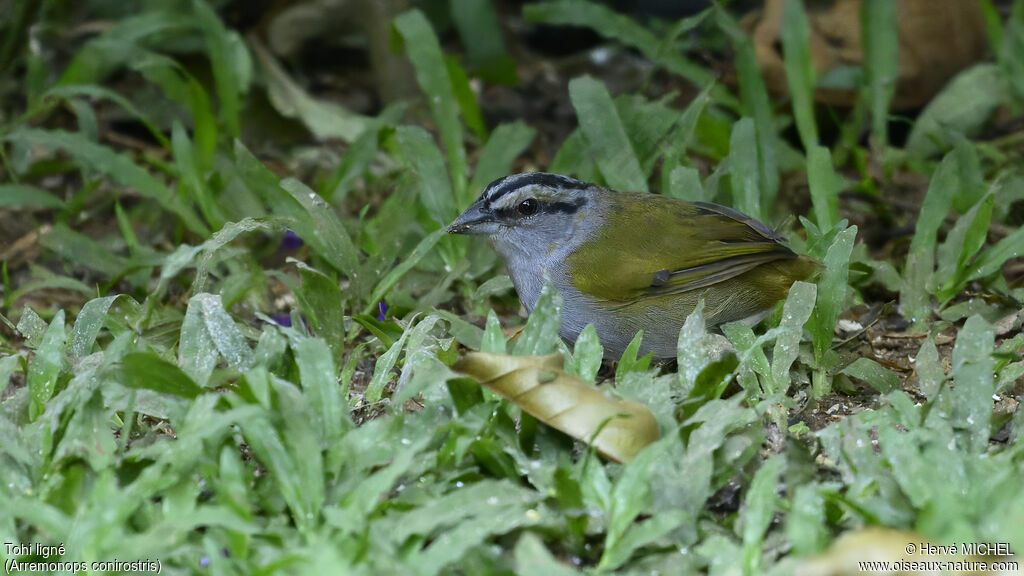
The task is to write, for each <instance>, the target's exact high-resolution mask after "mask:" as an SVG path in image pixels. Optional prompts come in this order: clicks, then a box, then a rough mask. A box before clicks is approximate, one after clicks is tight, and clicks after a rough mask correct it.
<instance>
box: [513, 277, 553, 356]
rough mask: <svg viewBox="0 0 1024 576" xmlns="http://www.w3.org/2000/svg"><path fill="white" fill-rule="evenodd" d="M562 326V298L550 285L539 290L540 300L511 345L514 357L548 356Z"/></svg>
mask: <svg viewBox="0 0 1024 576" xmlns="http://www.w3.org/2000/svg"><path fill="white" fill-rule="evenodd" d="M561 326H562V296H561V294H559V293H558V291H557V290H556V289H555V288H554V287H553V286H551V285H550V284H545V285H544V288H543V289H541V292H540V298H539V299H538V300H537V304H536V305H534V307H533V310H532V311H530V318H529V319H528V320H527V321H526V326H525V327H524V328H523V330H522V332H520V333H519V337H518V338H517V339H516V341H515V343H514V344H513V345H512V354H513V355H515V356H540V355H543V354H550V353H551V351H552V350H554V348H555V344H556V343H557V342H558V330H559V329H560V328H561Z"/></svg>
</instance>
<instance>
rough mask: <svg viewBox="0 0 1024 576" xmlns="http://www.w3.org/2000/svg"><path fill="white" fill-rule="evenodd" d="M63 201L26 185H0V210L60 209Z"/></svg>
mask: <svg viewBox="0 0 1024 576" xmlns="http://www.w3.org/2000/svg"><path fill="white" fill-rule="evenodd" d="M63 207H64V201H63V200H61V199H60V198H57V197H56V196H54V195H53V194H50V193H49V192H47V191H46V190H43V189H42V188H36V187H35V186H29V185H27V184H0V208H6V209H13V210H25V209H29V210H31V209H37V208H41V209H54V208H56V209H60V208H63Z"/></svg>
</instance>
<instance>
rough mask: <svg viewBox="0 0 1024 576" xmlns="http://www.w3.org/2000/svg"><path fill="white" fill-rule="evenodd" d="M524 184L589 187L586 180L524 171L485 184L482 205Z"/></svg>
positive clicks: (573, 187) (550, 186) (551, 186)
mask: <svg viewBox="0 0 1024 576" xmlns="http://www.w3.org/2000/svg"><path fill="white" fill-rule="evenodd" d="M524 186H543V187H545V188H567V189H570V190H585V189H587V188H590V186H591V185H590V184H588V183H587V182H581V181H579V180H576V179H574V178H569V177H568V176H562V175H561V174H551V173H548V172H524V173H522V174H515V175H513V176H506V177H504V178H498V179H497V180H495V181H494V182H491V183H490V184H488V185H487V188H485V189H484V194H483V196H484V205H485V206H489V205H490V204H491V202H494V201H495V200H498V199H499V198H501V197H502V196H505V195H507V194H511V193H512V192H515V191H516V190H518V189H520V188H522V187H524Z"/></svg>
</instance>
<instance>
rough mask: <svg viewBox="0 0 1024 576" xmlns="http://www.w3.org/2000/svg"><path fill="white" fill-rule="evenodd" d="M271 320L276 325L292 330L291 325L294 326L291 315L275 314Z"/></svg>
mask: <svg viewBox="0 0 1024 576" xmlns="http://www.w3.org/2000/svg"><path fill="white" fill-rule="evenodd" d="M270 318H271V320H273V321H274V324H277V325H278V326H284V327H285V328H290V327H291V325H292V316H291V314H274V315H273V316H271V317H270Z"/></svg>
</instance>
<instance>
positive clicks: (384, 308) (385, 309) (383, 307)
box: [377, 301, 390, 322]
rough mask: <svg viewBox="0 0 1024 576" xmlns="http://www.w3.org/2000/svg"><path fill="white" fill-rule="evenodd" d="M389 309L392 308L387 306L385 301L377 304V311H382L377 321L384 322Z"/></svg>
mask: <svg viewBox="0 0 1024 576" xmlns="http://www.w3.org/2000/svg"><path fill="white" fill-rule="evenodd" d="M388 308H390V306H388V305H387V304H385V303H384V302H383V301H382V302H377V310H380V313H379V314H377V320H379V321H380V322H383V321H384V318H386V317H387V313H388Z"/></svg>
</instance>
